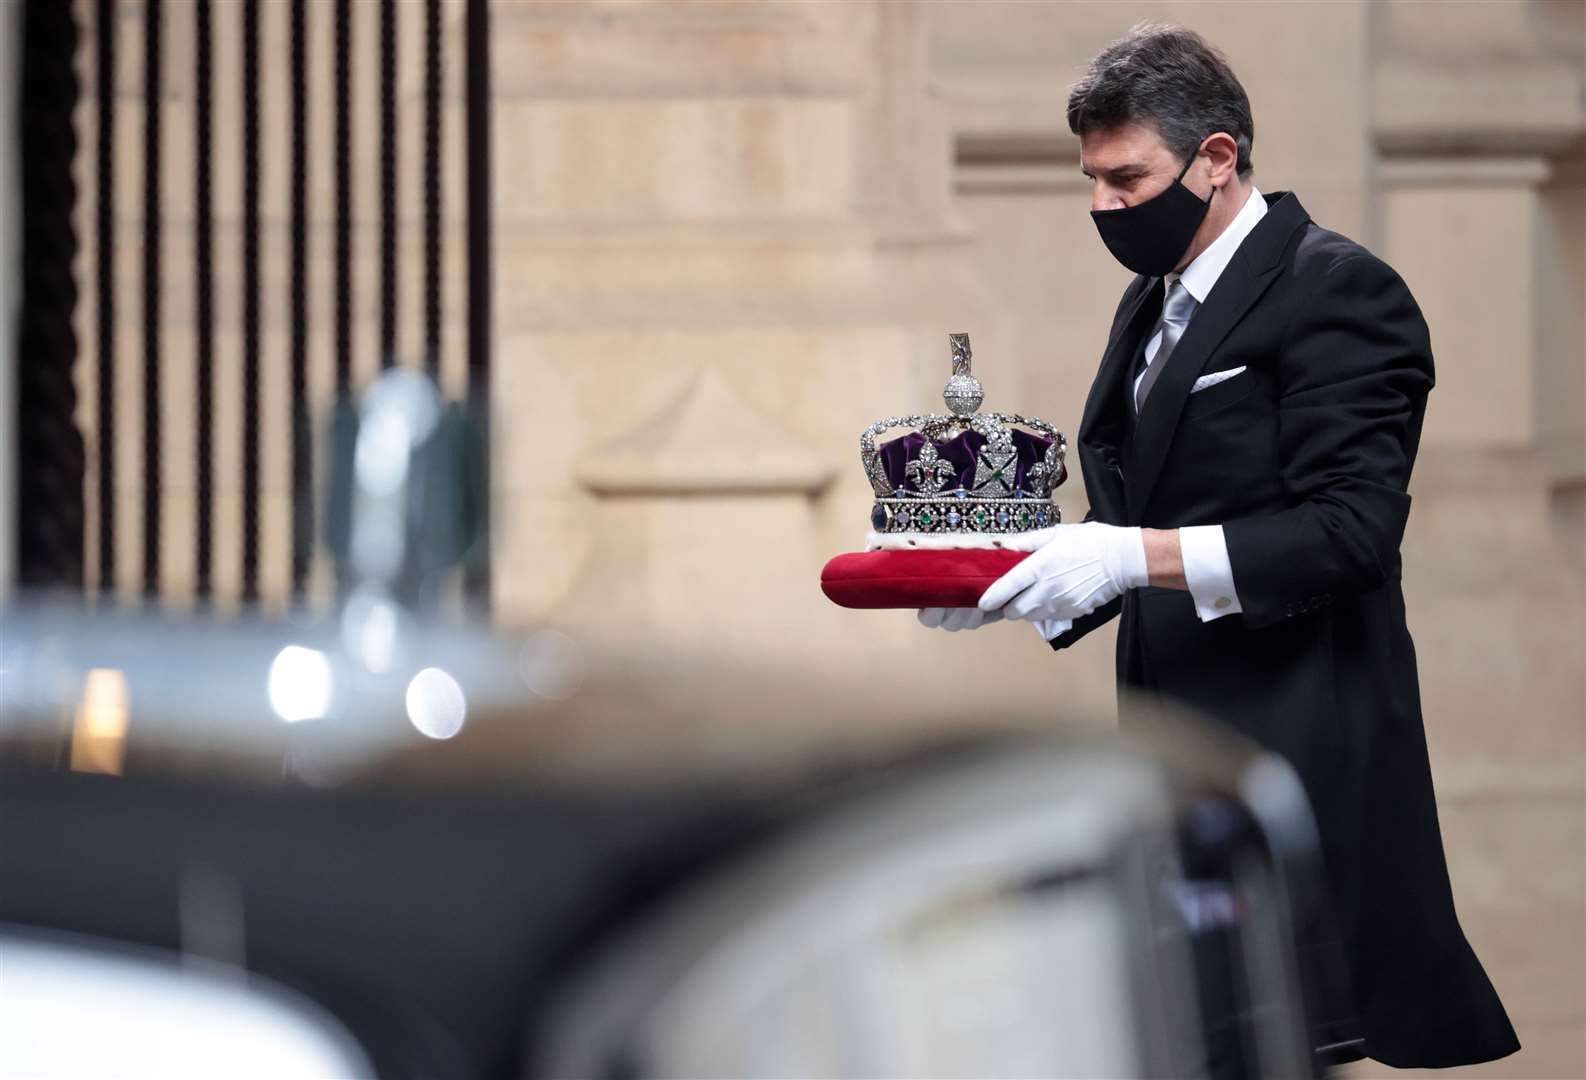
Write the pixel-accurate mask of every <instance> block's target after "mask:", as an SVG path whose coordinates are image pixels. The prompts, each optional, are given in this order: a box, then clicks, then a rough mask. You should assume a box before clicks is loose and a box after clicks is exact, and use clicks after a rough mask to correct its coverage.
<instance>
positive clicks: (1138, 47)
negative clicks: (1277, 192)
mask: <svg viewBox="0 0 1586 1080" xmlns="http://www.w3.org/2000/svg"><path fill="white" fill-rule="evenodd" d="M1131 121H1132V122H1137V123H1152V124H1155V125H1156V128H1157V131H1158V132H1159V133H1161V136H1162V141H1163V142H1165V143H1166V144H1167V146H1168V149H1169V150H1171V151H1173V154H1174V156H1175V157H1177V158H1178V159H1179V160H1180V161H1183V160H1186V159H1188V158H1189V156H1190V155H1191V154H1193V153H1194V152H1195V150H1196V149H1197V148H1198V147H1199V146H1200V144H1201V142H1202V141H1204V140H1205V138H1206V136H1208V135H1211V134H1214V133H1216V132H1219V131H1223V132H1227V133H1228V134H1229V135H1231V136H1233V139H1234V141H1235V142H1236V143H1237V144H1238V146H1239V158H1238V162H1237V165H1236V168H1237V170H1238V172H1239V177H1240V179H1244V178H1246V177H1248V176H1249V175H1250V170H1251V165H1250V146H1251V144H1252V143H1254V142H1255V138H1256V128H1255V123H1254V122H1253V121H1252V120H1251V119H1250V99H1249V98H1248V97H1246V96H1245V88H1244V87H1243V86H1241V85H1239V80H1238V79H1237V78H1236V77H1235V76H1234V72H1233V68H1231V67H1229V66H1228V60H1227V58H1225V57H1224V56H1223V54H1222V53H1220V52H1218V51H1217V50H1216V49H1214V48H1212V47H1211V46H1210V45H1208V44H1207V43H1206V41H1205V39H1204V38H1202V37H1201V36H1200V35H1199V34H1197V33H1195V31H1193V30H1186V29H1184V28H1183V27H1182V26H1170V25H1167V24H1163V23H1139V24H1137V25H1135V26H1134V28H1133V29H1131V30H1130V31H1129V33H1128V34H1126V35H1125V36H1123V37H1122V38H1119V39H1118V40H1117V41H1115V42H1113V43H1112V44H1111V45H1108V46H1107V47H1106V48H1105V49H1103V50H1102V51H1101V52H1100V53H1098V54H1097V55H1096V57H1095V59H1093V60H1092V61H1091V62H1090V67H1089V68H1088V69H1086V71H1085V77H1084V78H1082V79H1080V80H1079V82H1077V83H1075V84H1074V88H1073V89H1072V90H1070V91H1069V92H1068V128H1069V130H1070V131H1072V132H1073V133H1074V134H1075V135H1080V136H1083V135H1086V134H1088V133H1090V132H1092V131H1106V130H1109V129H1111V128H1115V127H1119V126H1120V125H1123V124H1127V123H1130V122H1131Z"/></svg>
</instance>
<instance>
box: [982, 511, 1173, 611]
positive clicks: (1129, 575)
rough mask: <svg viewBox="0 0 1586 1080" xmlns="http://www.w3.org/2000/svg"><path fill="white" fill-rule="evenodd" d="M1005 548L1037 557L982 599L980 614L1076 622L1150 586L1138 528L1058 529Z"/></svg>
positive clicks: (1094, 524) (1015, 539)
mask: <svg viewBox="0 0 1586 1080" xmlns="http://www.w3.org/2000/svg"><path fill="white" fill-rule="evenodd" d="M1004 546H1005V547H1008V548H1010V549H1012V550H1014V551H1032V552H1034V554H1032V555H1031V556H1030V557H1029V558H1028V559H1025V560H1024V561H1023V562H1021V563H1020V564H1019V565H1018V566H1015V567H1014V568H1013V569H1012V570H1009V571H1008V572H1007V573H1006V574H1004V575H1002V577H1000V578H998V579H997V580H996V581H994V582H992V585H991V588H989V589H987V590H986V591H985V593H983V594H982V595H981V597H980V610H981V611H985V612H1000V613H1001V614H1002V615H1003V616H1005V617H1007V618H1009V619H1027V620H1029V621H1031V622H1035V621H1038V620H1041V619H1070V620H1072V619H1077V618H1079V617H1080V616H1081V615H1089V614H1090V613H1091V612H1092V611H1095V610H1096V609H1097V608H1099V607H1101V606H1102V605H1103V604H1105V603H1108V602H1109V601H1111V600H1114V599H1116V598H1117V597H1119V596H1122V595H1123V593H1124V592H1125V591H1126V590H1128V589H1134V588H1138V587H1140V586H1142V585H1146V584H1148V583H1149V580H1150V578H1149V575H1148V573H1147V571H1146V562H1145V540H1144V539H1143V538H1142V536H1141V533H1140V530H1139V529H1137V528H1125V527H1121V526H1118V525H1103V524H1102V523H1101V522H1099V521H1087V522H1084V523H1083V524H1080V525H1054V526H1052V527H1051V528H1049V529H1036V530H1035V531H1033V532H1028V533H1021V534H1019V535H1016V536H1012V537H1009V538H1008V540H1007V541H1006V542H1005V544H1004Z"/></svg>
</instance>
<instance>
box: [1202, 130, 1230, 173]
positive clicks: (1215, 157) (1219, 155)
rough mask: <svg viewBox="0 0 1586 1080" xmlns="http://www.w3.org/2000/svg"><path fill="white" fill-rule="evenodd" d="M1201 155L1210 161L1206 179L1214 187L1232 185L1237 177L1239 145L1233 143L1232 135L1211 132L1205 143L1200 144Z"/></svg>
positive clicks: (1224, 132)
mask: <svg viewBox="0 0 1586 1080" xmlns="http://www.w3.org/2000/svg"><path fill="white" fill-rule="evenodd" d="M1201 153H1203V154H1205V155H1207V156H1208V157H1209V158H1210V159H1211V169H1210V171H1209V172H1208V173H1207V179H1209V180H1211V181H1212V183H1213V185H1214V186H1216V185H1218V184H1219V183H1233V180H1234V178H1235V177H1236V176H1237V175H1238V168H1239V144H1238V143H1237V142H1236V141H1234V137H1233V136H1232V135H1230V134H1228V133H1227V132H1226V131H1217V132H1213V133H1212V134H1211V135H1209V136H1207V138H1206V141H1205V142H1203V143H1201Z"/></svg>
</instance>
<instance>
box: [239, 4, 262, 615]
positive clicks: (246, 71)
mask: <svg viewBox="0 0 1586 1080" xmlns="http://www.w3.org/2000/svg"><path fill="white" fill-rule="evenodd" d="M242 158H243V165H242V599H243V602H244V603H253V602H255V601H257V600H258V599H259V3H258V0H243V5H242Z"/></svg>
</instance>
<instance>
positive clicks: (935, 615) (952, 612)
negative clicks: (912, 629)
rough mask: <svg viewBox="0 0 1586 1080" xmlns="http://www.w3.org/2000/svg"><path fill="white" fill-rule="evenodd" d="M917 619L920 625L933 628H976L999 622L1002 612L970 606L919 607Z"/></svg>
mask: <svg viewBox="0 0 1586 1080" xmlns="http://www.w3.org/2000/svg"><path fill="white" fill-rule="evenodd" d="M919 619H920V625H921V626H929V627H930V628H932V629H933V630H935V629H941V630H978V629H980V628H981V627H982V626H985V625H986V624H988V623H994V622H1001V621H1002V612H1000V611H981V610H980V609H979V608H972V607H928V608H921V609H920V615H919Z"/></svg>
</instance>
